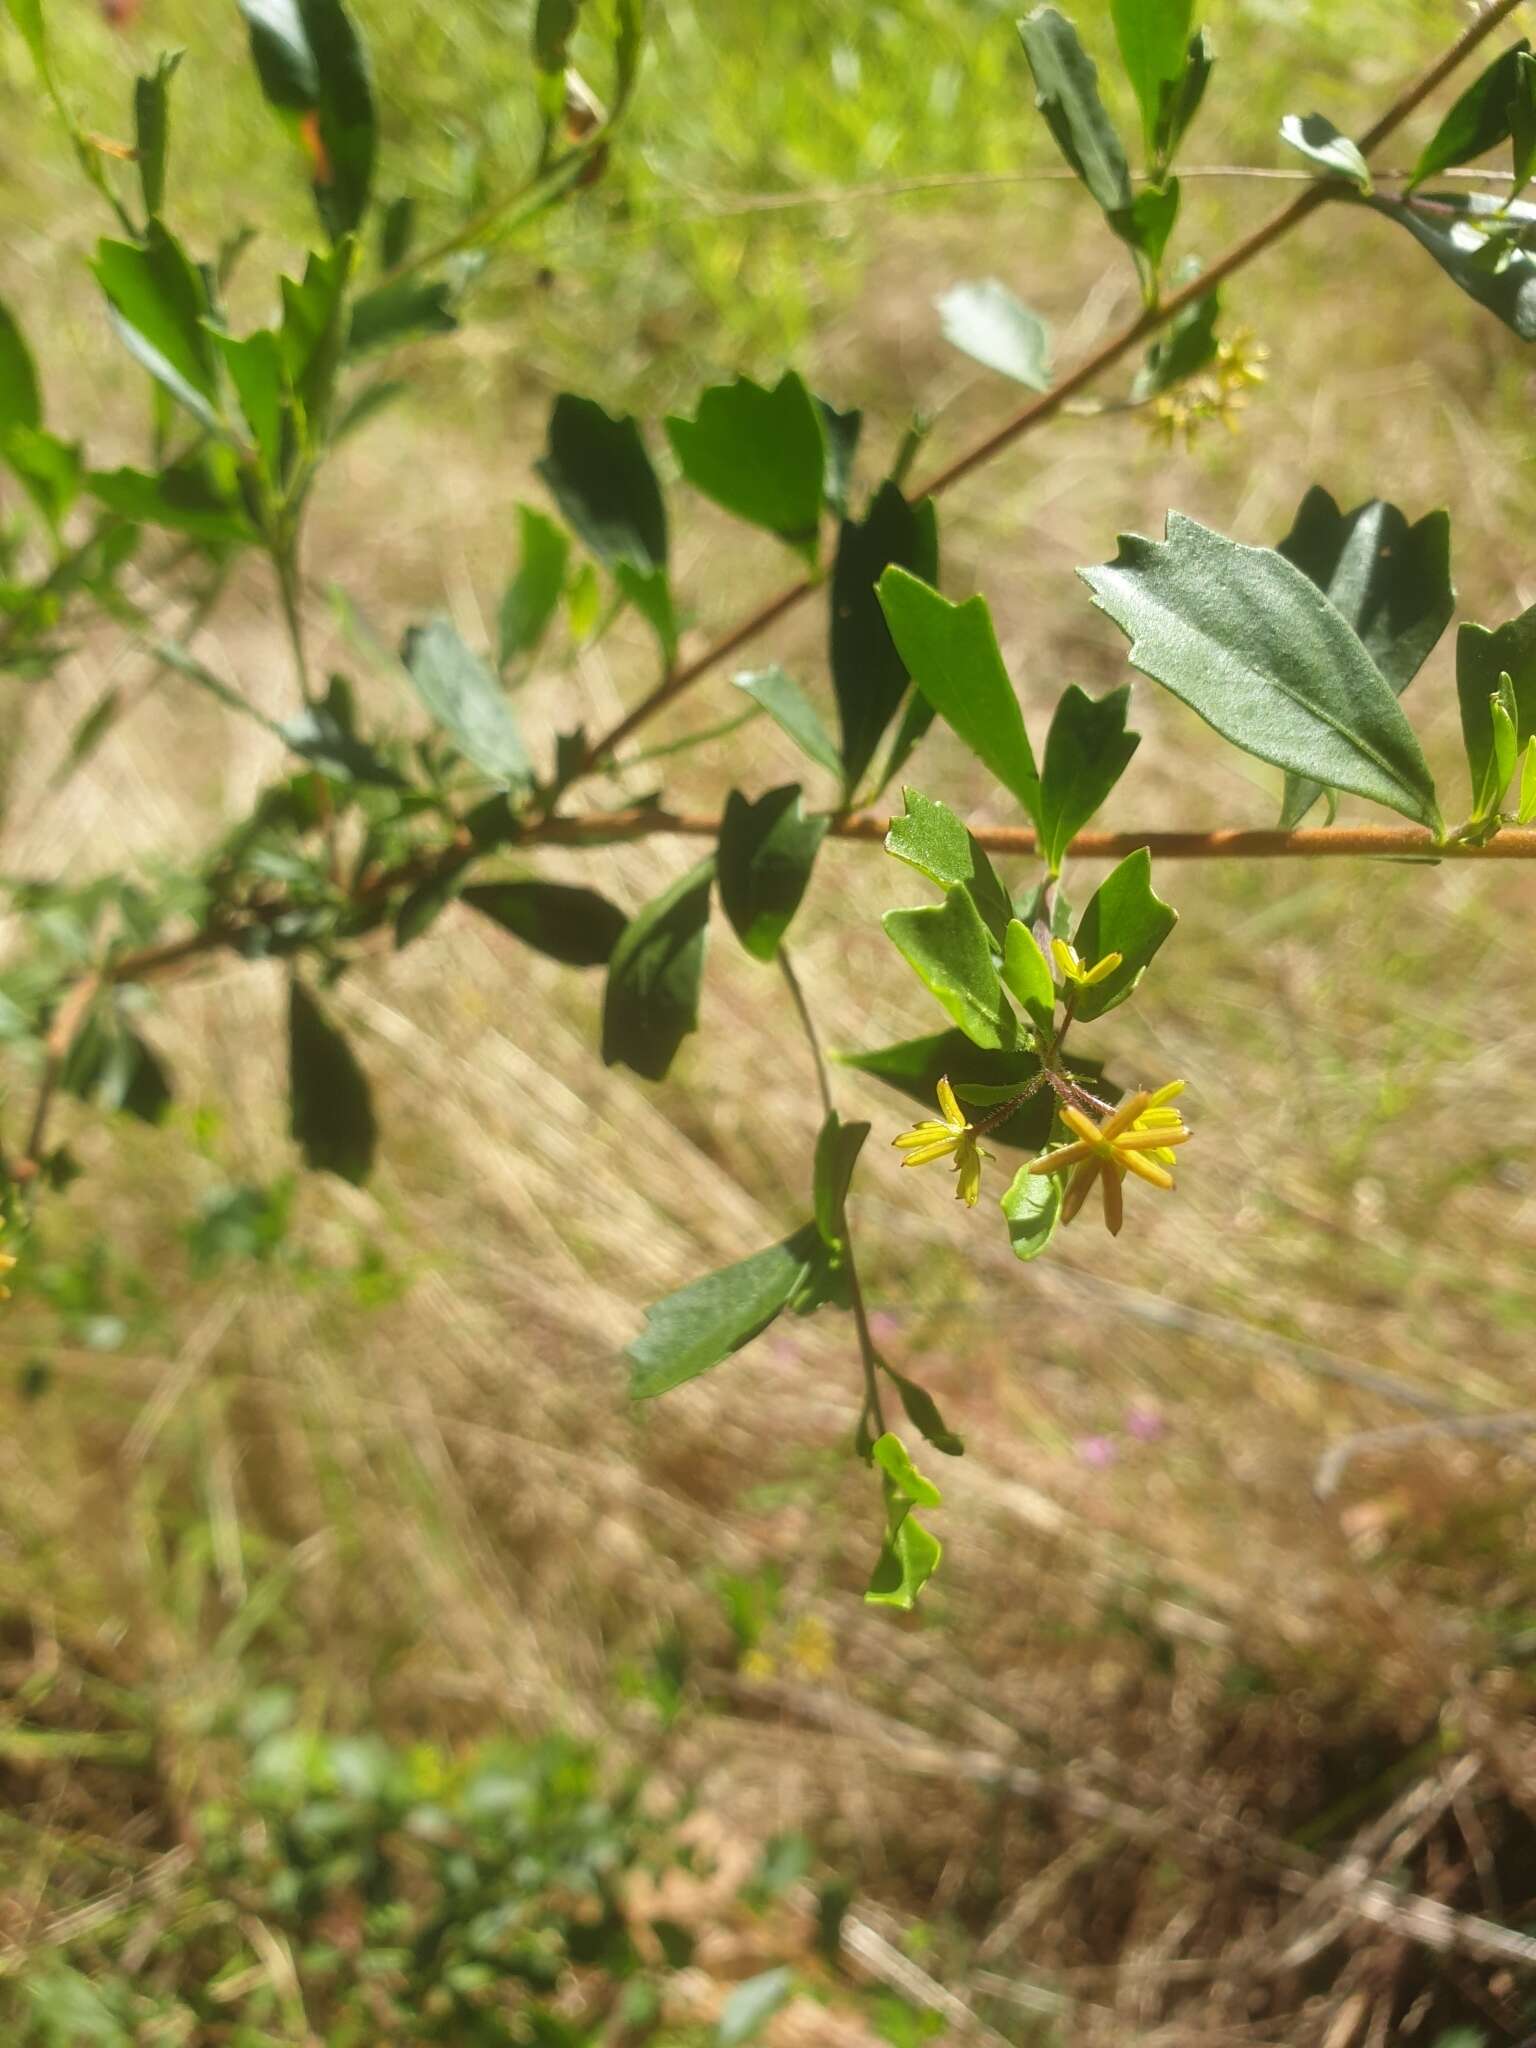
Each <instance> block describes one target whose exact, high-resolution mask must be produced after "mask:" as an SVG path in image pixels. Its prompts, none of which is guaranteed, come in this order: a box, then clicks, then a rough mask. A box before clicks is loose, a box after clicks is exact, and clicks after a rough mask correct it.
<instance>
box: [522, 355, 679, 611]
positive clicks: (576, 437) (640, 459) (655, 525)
mask: <svg viewBox="0 0 1536 2048" xmlns="http://www.w3.org/2000/svg"><path fill="white" fill-rule="evenodd" d="M535 466H536V468H537V469H538V472H539V475H540V476H541V477H543V479H544V481H545V483H546V484H547V485H548V486H549V489H550V493H551V495H552V496H553V498H554V500H555V503H556V504H557V505H558V506H559V507H560V510H561V512H562V513H564V515H565V518H566V522H567V524H568V525H570V526H571V527H572V528H573V530H574V531H575V532H576V533H577V535H579V537H580V538H581V540H582V541H583V543H584V544H585V545H586V546H587V547H588V548H589V549H590V550H591V551H592V553H593V554H594V555H596V557H597V558H598V560H599V561H600V562H602V563H603V564H604V565H605V566H606V567H607V568H609V569H612V568H614V567H615V566H616V565H617V564H618V563H620V562H627V563H629V564H630V566H631V567H633V568H635V569H638V570H639V571H640V573H641V575H642V576H650V575H653V574H654V573H655V572H656V571H657V570H658V569H665V568H666V566H667V511H666V506H665V505H664V504H663V503H662V497H661V486H660V485H659V484H658V483H657V481H656V472H655V470H654V469H652V467H651V458H650V457H649V456H648V455H647V454H646V452H645V443H644V442H643V441H642V440H641V438H640V429H639V427H638V426H637V425H636V423H635V421H634V420H632V419H630V418H628V417H627V416H626V417H623V418H620V419H614V418H612V417H610V415H609V414H608V413H606V412H604V411H603V408H602V407H601V406H600V405H598V404H597V402H596V401H595V400H594V399H590V398H577V397H575V396H574V395H573V394H572V393H570V392H568V391H565V392H562V393H561V394H560V396H559V397H558V398H557V399H556V400H555V404H554V409H553V411H552V412H551V413H550V416H549V442H548V446H547V447H546V449H545V452H544V455H543V457H542V459H541V460H540V461H539V462H538V463H537V464H536V465H535Z"/></svg>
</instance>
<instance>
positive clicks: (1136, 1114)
mask: <svg viewBox="0 0 1536 2048" xmlns="http://www.w3.org/2000/svg"><path fill="white" fill-rule="evenodd" d="M1183 1087H1184V1083H1183V1082H1182V1081H1169V1082H1167V1083H1166V1084H1165V1085H1164V1086H1163V1087H1161V1088H1159V1089H1158V1090H1157V1091H1156V1092H1155V1093H1153V1094H1149V1093H1148V1092H1147V1091H1146V1090H1145V1089H1142V1090H1140V1091H1139V1092H1138V1093H1137V1094H1135V1095H1128V1096H1127V1097H1126V1098H1125V1100H1124V1102H1122V1103H1121V1104H1120V1107H1119V1108H1118V1109H1117V1110H1115V1111H1114V1113H1113V1114H1112V1115H1111V1116H1109V1117H1107V1118H1106V1119H1105V1121H1104V1122H1103V1123H1102V1124H1096V1123H1094V1122H1093V1121H1092V1119H1091V1118H1089V1117H1086V1116H1084V1114H1083V1112H1082V1111H1081V1110H1080V1109H1074V1108H1073V1107H1072V1106H1071V1104H1065V1105H1064V1106H1063V1108H1062V1111H1061V1120H1062V1122H1063V1123H1064V1124H1065V1125H1066V1127H1067V1129H1068V1130H1069V1131H1070V1132H1071V1133H1072V1135H1073V1139H1074V1142H1073V1143H1072V1144H1070V1145H1063V1146H1062V1147H1061V1148H1060V1149H1059V1150H1058V1151H1055V1152H1047V1153H1044V1154H1043V1155H1042V1156H1041V1157H1040V1158H1039V1159H1037V1160H1035V1161H1034V1162H1033V1164H1032V1165H1031V1167H1030V1169H1029V1170H1030V1172H1031V1173H1066V1172H1068V1171H1072V1170H1073V1169H1075V1171H1072V1178H1071V1180H1070V1181H1069V1182H1068V1184H1067V1191H1066V1194H1065V1195H1064V1196H1063V1197H1062V1203H1061V1220H1062V1222H1063V1223H1070V1222H1071V1221H1072V1219H1073V1218H1074V1217H1075V1216H1076V1215H1077V1213H1078V1211H1079V1210H1080V1209H1081V1208H1082V1206H1083V1204H1084V1202H1086V1201H1087V1199H1088V1197H1089V1195H1090V1194H1091V1193H1092V1192H1093V1186H1094V1183H1095V1181H1097V1182H1098V1183H1099V1187H1100V1190H1101V1193H1102V1197H1103V1202H1104V1221H1105V1224H1106V1225H1107V1226H1108V1228H1109V1231H1110V1234H1111V1235H1112V1236H1118V1235H1119V1233H1120V1225H1121V1223H1122V1222H1123V1221H1124V1215H1125V1211H1124V1204H1123V1201H1122V1199H1121V1192H1120V1188H1121V1183H1122V1181H1123V1180H1124V1179H1125V1176H1126V1175H1127V1174H1128V1173H1134V1174H1135V1175H1136V1176H1137V1178H1138V1179H1140V1180H1144V1181H1147V1182H1149V1183H1150V1184H1151V1185H1152V1186H1153V1187H1155V1188H1161V1189H1163V1190H1164V1191H1166V1190H1168V1189H1170V1188H1172V1186H1173V1174H1172V1172H1171V1170H1170V1169H1171V1168H1172V1166H1173V1148H1174V1147H1175V1146H1176V1145H1183V1144H1186V1143H1187V1142H1188V1141H1189V1139H1190V1137H1191V1136H1192V1135H1193V1133H1191V1132H1190V1131H1187V1130H1186V1129H1185V1128H1184V1124H1183V1121H1182V1119H1181V1118H1180V1116H1179V1112H1178V1111H1177V1110H1176V1109H1170V1108H1169V1107H1168V1104H1169V1103H1170V1102H1171V1101H1172V1100H1173V1098H1174V1097H1175V1096H1176V1095H1178V1094H1179V1093H1180V1092H1181V1091H1182V1089H1183Z"/></svg>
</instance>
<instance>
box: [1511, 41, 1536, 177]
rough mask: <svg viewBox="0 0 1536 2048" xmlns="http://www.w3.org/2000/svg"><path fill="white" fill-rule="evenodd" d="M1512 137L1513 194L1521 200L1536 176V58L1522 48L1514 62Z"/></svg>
mask: <svg viewBox="0 0 1536 2048" xmlns="http://www.w3.org/2000/svg"><path fill="white" fill-rule="evenodd" d="M1509 139H1510V148H1511V157H1512V161H1513V164H1514V173H1515V181H1514V184H1513V186H1512V187H1511V190H1510V197H1511V198H1512V199H1518V198H1519V196H1520V194H1521V193H1522V192H1523V191H1524V189H1525V187H1526V186H1527V185H1528V184H1529V183H1530V181H1531V179H1532V177H1533V176H1536V57H1533V56H1531V55H1530V53H1529V52H1528V51H1524V50H1522V51H1521V53H1520V56H1519V57H1518V59H1517V60H1516V63H1515V92H1514V97H1513V99H1512V100H1511V101H1510V103H1509Z"/></svg>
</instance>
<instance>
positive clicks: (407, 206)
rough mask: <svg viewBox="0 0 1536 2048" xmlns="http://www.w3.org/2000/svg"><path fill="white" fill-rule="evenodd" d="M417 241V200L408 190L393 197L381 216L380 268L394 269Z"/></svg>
mask: <svg viewBox="0 0 1536 2048" xmlns="http://www.w3.org/2000/svg"><path fill="white" fill-rule="evenodd" d="M415 241H416V201H415V200H414V199H413V198H412V197H411V195H410V194H409V193H408V192H401V193H399V194H398V195H397V196H396V197H395V198H393V199H391V200H390V202H389V204H388V205H387V206H386V207H385V208H384V210H383V212H382V213H381V214H380V216H379V268H380V270H385V271H388V270H394V269H396V268H398V266H399V265H400V264H402V263H403V262H404V261H405V259H406V257H407V256H409V255H410V253H411V250H412V248H413V247H414V245H415Z"/></svg>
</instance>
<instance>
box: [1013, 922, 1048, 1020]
mask: <svg viewBox="0 0 1536 2048" xmlns="http://www.w3.org/2000/svg"><path fill="white" fill-rule="evenodd" d="M1003 984H1004V986H1005V987H1006V988H1007V990H1008V993H1009V994H1010V995H1011V996H1012V997H1013V998H1014V1000H1015V1002H1017V1003H1018V1004H1019V1005H1020V1006H1021V1007H1022V1009H1023V1010H1024V1013H1025V1015H1026V1016H1027V1017H1028V1018H1029V1019H1030V1021H1031V1023H1033V1024H1035V1025H1036V1026H1038V1028H1039V1029H1040V1030H1041V1031H1042V1032H1044V1033H1045V1034H1046V1035H1047V1036H1049V1035H1050V1031H1051V1027H1052V1025H1053V1023H1054V1022H1055V1018H1056V983H1055V981H1054V980H1053V978H1052V976H1051V970H1050V965H1049V963H1048V962H1047V960H1046V957H1045V955H1044V954H1043V953H1042V952H1041V950H1040V942H1039V940H1038V939H1037V938H1036V937H1035V935H1034V933H1033V932H1032V931H1031V930H1030V928H1029V926H1028V925H1027V924H1023V923H1021V922H1020V920H1019V919H1018V918H1014V919H1012V920H1011V922H1010V923H1009V926H1008V932H1007V937H1006V939H1005V940H1004V943H1003Z"/></svg>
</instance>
